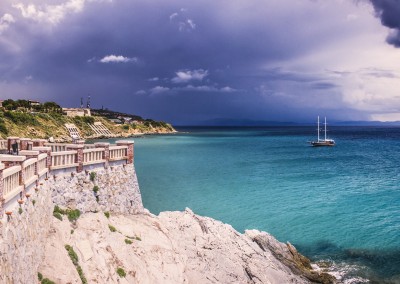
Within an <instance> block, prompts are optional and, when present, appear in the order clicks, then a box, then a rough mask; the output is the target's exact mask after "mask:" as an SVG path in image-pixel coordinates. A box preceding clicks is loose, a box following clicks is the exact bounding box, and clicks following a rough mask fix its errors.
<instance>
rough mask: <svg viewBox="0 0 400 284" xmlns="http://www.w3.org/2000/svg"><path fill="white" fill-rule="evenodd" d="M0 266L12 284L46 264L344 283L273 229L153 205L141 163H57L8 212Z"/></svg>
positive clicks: (82, 279) (162, 277)
mask: <svg viewBox="0 0 400 284" xmlns="http://www.w3.org/2000/svg"><path fill="white" fill-rule="evenodd" d="M54 205H59V206H60V207H62V208H64V209H67V210H63V209H59V208H58V209H57V211H55V212H54V213H53V214H52V211H53V207H54ZM76 209H78V210H79V211H80V213H83V214H82V215H81V216H80V217H79V212H78V213H77V210H76ZM62 214H64V215H62ZM124 214H125V215H124ZM52 215H53V216H52ZM76 218H78V219H76ZM0 272H1V273H0V283H7V284H8V283H35V282H36V279H37V273H38V272H39V273H40V275H43V277H45V278H48V279H50V280H52V281H54V282H55V283H107V284H108V283H310V282H313V283H334V281H335V279H334V278H333V277H332V276H329V275H328V274H325V273H318V272H316V271H313V270H312V268H311V265H310V262H309V260H308V259H307V258H305V257H304V256H302V255H300V254H299V253H298V252H297V251H296V249H295V248H294V247H293V246H292V245H290V244H283V243H280V242H278V241H277V240H276V239H275V238H273V237H272V236H271V235H269V234H267V233H265V232H259V231H256V230H252V231H246V232H245V234H240V233H238V232H237V231H236V230H234V229H233V228H232V227H231V226H230V225H227V224H223V223H222V222H219V221H216V220H214V219H212V218H208V217H201V216H198V215H195V214H194V213H193V212H192V211H191V210H190V209H186V210H185V211H184V212H163V213H161V214H160V215H159V216H154V215H152V214H150V213H148V212H147V210H146V209H144V208H143V205H142V202H141V196H140V191H139V186H138V183H137V179H136V173H135V168H134V166H133V165H132V164H128V165H114V166H110V168H108V169H103V168H102V167H101V168H92V169H90V171H89V170H88V171H83V172H81V173H75V172H64V171H63V170H59V171H58V170H55V171H52V172H51V175H50V176H49V178H48V179H43V180H41V181H40V182H39V185H38V186H37V188H36V190H35V191H34V192H33V193H32V195H31V196H30V197H29V199H28V200H27V201H26V202H24V203H23V204H21V205H17V204H16V205H15V208H14V210H13V212H12V216H9V217H4V218H3V219H2V220H0ZM45 283H46V282H45ZM47 283H51V282H47Z"/></svg>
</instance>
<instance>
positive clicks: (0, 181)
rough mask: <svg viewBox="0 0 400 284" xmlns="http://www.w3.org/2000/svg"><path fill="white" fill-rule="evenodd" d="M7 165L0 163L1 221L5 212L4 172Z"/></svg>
mask: <svg viewBox="0 0 400 284" xmlns="http://www.w3.org/2000/svg"><path fill="white" fill-rule="evenodd" d="M5 167H6V166H5V165H4V164H3V163H0V220H1V219H2V218H3V211H4V196H3V192H4V180H3V170H4V169H5Z"/></svg>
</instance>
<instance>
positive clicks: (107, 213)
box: [104, 211, 110, 219]
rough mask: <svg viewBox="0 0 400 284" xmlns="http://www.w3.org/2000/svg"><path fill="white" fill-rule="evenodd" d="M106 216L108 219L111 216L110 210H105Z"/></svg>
mask: <svg viewBox="0 0 400 284" xmlns="http://www.w3.org/2000/svg"><path fill="white" fill-rule="evenodd" d="M104 216H106V217H107V219H108V218H110V212H108V211H106V212H104Z"/></svg>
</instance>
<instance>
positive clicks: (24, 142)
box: [19, 138, 31, 150]
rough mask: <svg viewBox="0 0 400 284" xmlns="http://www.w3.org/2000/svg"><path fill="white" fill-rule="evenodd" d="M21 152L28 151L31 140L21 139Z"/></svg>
mask: <svg viewBox="0 0 400 284" xmlns="http://www.w3.org/2000/svg"><path fill="white" fill-rule="evenodd" d="M19 141H20V142H19V146H20V150H28V143H29V142H30V141H31V139H30V138H20V139H19Z"/></svg>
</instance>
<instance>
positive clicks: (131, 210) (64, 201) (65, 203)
mask: <svg viewBox="0 0 400 284" xmlns="http://www.w3.org/2000/svg"><path fill="white" fill-rule="evenodd" d="M91 173H96V175H95V178H94V179H93V181H92V180H91ZM48 183H49V187H50V189H51V191H52V200H53V203H54V204H56V205H59V206H60V207H68V208H71V209H79V211H81V213H84V212H97V211H103V212H104V211H110V212H115V213H122V214H137V213H141V212H143V210H144V208H143V204H142V197H141V195H140V189H139V184H138V181H137V177H136V172H135V167H134V165H133V164H125V165H115V166H109V167H108V168H103V167H102V166H101V167H98V168H94V169H91V170H86V171H83V172H81V173H71V174H66V175H57V174H56V175H52V176H50V179H49V180H48ZM95 186H97V187H98V191H97V193H95V192H94V190H93V188H94V187H95ZM96 197H97V199H96Z"/></svg>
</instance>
